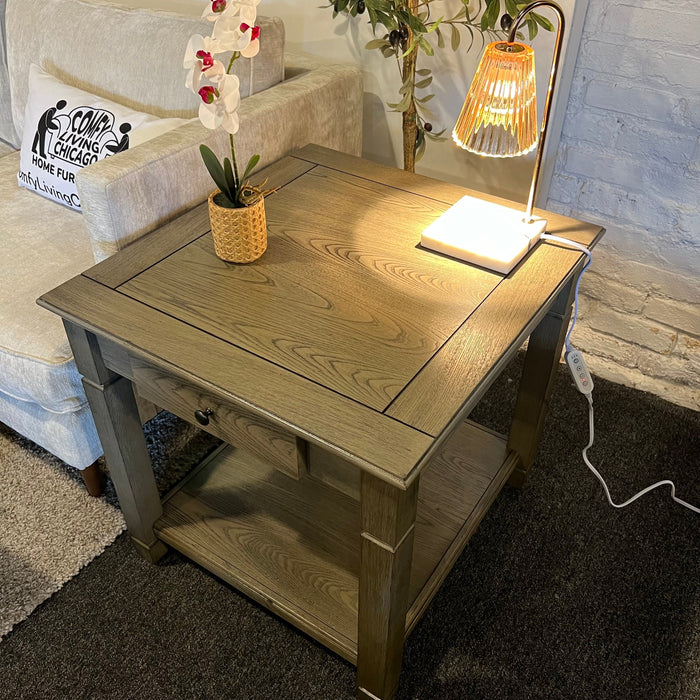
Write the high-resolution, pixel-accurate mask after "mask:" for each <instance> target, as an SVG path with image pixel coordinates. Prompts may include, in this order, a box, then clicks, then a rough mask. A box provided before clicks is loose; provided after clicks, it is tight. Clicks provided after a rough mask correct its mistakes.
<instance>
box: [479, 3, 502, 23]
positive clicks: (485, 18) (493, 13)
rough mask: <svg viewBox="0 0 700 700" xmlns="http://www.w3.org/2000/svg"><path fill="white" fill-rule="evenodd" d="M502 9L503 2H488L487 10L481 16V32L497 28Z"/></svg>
mask: <svg viewBox="0 0 700 700" xmlns="http://www.w3.org/2000/svg"><path fill="white" fill-rule="evenodd" d="M500 9H501V0H486V10H485V12H484V14H483V15H481V31H486V30H487V29H493V28H494V27H495V26H496V22H497V21H498V13H499V11H500Z"/></svg>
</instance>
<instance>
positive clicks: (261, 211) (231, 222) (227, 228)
mask: <svg viewBox="0 0 700 700" xmlns="http://www.w3.org/2000/svg"><path fill="white" fill-rule="evenodd" d="M217 194H219V193H218V192H213V193H212V194H210V195H209V222H210V223H211V233H212V236H213V238H214V250H215V251H216V254H217V255H218V256H219V257H220V258H221V259H222V260H226V261H227V262H235V263H249V262H253V260H257V259H258V258H259V257H260V256H261V255H262V254H263V253H264V252H265V250H266V249H267V224H266V221H265V200H264V198H263V197H261V198H260V199H259V200H258V201H257V202H256V203H255V204H252V205H251V206H249V207H240V208H238V209H229V208H228V207H220V206H219V205H218V204H216V202H214V197H215V196H216V195H217Z"/></svg>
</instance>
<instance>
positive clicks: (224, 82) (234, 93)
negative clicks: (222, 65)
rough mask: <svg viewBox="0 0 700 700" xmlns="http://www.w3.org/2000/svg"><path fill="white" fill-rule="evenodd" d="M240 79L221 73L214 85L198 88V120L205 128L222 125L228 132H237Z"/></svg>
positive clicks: (215, 127)
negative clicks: (199, 99)
mask: <svg viewBox="0 0 700 700" xmlns="http://www.w3.org/2000/svg"><path fill="white" fill-rule="evenodd" d="M239 88H240V81H239V80H238V76H237V75H226V74H224V75H222V76H220V77H219V78H218V80H217V82H216V85H215V86H211V85H207V86H204V87H202V88H200V89H199V96H200V97H201V98H202V102H201V103H200V105H199V120H200V121H201V122H202V124H203V125H204V126H205V127H206V128H207V129H217V128H218V127H220V126H221V127H222V128H223V129H224V130H225V131H227V132H228V133H229V134H235V133H237V132H238V126H239V119H238V107H239V106H240V104H241V93H240V89H239Z"/></svg>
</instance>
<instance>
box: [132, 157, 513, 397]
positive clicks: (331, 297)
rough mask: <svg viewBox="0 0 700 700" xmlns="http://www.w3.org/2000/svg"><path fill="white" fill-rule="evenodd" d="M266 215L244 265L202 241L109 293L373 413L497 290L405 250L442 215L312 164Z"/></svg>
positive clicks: (479, 275)
mask: <svg viewBox="0 0 700 700" xmlns="http://www.w3.org/2000/svg"><path fill="white" fill-rule="evenodd" d="M329 203H332V206H329ZM358 203H361V204H358ZM266 208H267V219H268V228H269V243H268V251H267V252H266V253H265V255H264V256H263V257H262V258H261V259H260V260H259V261H258V262H256V263H255V264H254V265H249V266H240V265H231V264H228V263H225V262H223V261H221V260H219V259H218V258H217V257H216V255H215V253H214V250H213V245H212V242H211V240H210V237H209V236H206V237H203V238H201V239H199V240H198V241H196V243H194V244H193V245H190V246H188V247H187V248H186V249H183V250H181V251H178V252H176V253H174V254H173V255H171V256H169V257H168V258H166V259H165V260H163V261H162V262H160V263H158V264H156V265H154V266H152V267H150V268H148V269H147V270H145V271H144V272H143V273H142V274H140V275H138V276H137V277H135V278H133V279H131V280H130V281H129V282H127V283H126V284H124V285H122V286H120V287H119V290H120V291H122V292H124V293H125V294H128V295H129V296H131V297H132V298H134V299H138V300H139V301H142V302H144V303H145V304H148V305H149V306H152V307H153V308H157V309H159V310H162V311H164V312H165V313H168V314H170V315H172V316H174V317H176V318H180V319H182V320H184V321H186V322H187V323H190V324H192V325H194V326H196V327H198V328H200V329H202V330H204V331H206V332H207V333H211V334H213V335H216V336H218V337H220V338H222V339H224V340H226V341H228V342H230V343H232V344H234V345H236V346H238V347H241V348H243V349H245V350H249V351H250V352H253V353H255V354H256V355H258V356H260V357H262V358H264V359H267V360H269V361H271V362H274V363H275V364H277V365H279V366H282V367H286V368H287V369H290V370H292V371H294V372H296V373H298V374H300V375H301V376H303V377H306V378H308V379H311V380H312V381H315V382H317V383H319V384H321V385H322V386H326V387H328V388H329V389H332V390H333V391H336V392H338V393H339V394H342V395H343V396H347V397H349V398H352V399H355V400H357V401H360V402H361V403H364V404H365V405H367V406H370V407H372V408H374V409H376V410H383V409H384V408H386V406H387V405H388V404H389V402H390V401H391V400H392V399H393V398H394V397H395V396H396V395H397V394H398V393H399V392H400V391H401V390H402V389H403V387H404V386H405V385H406V383H407V382H408V381H410V379H411V378H412V377H413V376H414V375H415V374H416V372H417V371H418V370H419V369H420V368H421V367H422V366H423V365H424V364H425V363H426V362H427V361H428V360H429V358H430V357H431V356H432V355H433V354H434V353H435V352H436V351H437V350H438V349H439V348H440V346H441V345H442V344H443V343H444V342H445V340H446V339H447V338H448V337H449V336H450V335H451V334H452V333H454V331H455V330H456V329H457V328H458V327H459V326H460V324H461V323H462V322H463V321H464V319H465V318H467V317H468V316H469V314H471V313H472V311H473V310H474V309H475V308H476V307H477V306H478V305H479V304H480V303H481V302H482V301H483V300H484V299H485V298H486V296H487V295H488V294H489V293H490V292H491V291H492V290H493V288H494V286H495V285H497V284H498V283H499V282H500V281H501V277H500V276H499V275H496V274H494V273H489V272H487V271H485V270H481V269H479V268H474V267H470V266H467V265H463V264H460V263H458V262H455V261H453V260H450V259H449V258H445V257H441V256H436V255H433V254H432V253H429V252H427V251H424V250H422V249H420V248H417V247H416V244H417V242H418V241H419V240H420V232H421V230H422V229H423V228H425V226H427V225H428V223H430V222H431V221H432V220H434V219H435V217H437V216H439V215H440V213H442V211H443V210H444V208H445V207H444V206H438V205H436V203H435V202H433V201H432V200H429V199H426V198H424V197H417V196H415V195H411V194H406V193H403V192H400V191H398V190H396V189H394V188H391V187H386V186H382V185H377V184H375V183H371V182H368V181H366V180H362V179H359V178H355V177H350V176H348V175H345V174H343V173H338V172H335V171H333V170H329V169H326V168H320V167H318V168H315V169H314V170H313V171H310V172H308V173H307V174H305V175H303V176H301V177H299V178H298V179H296V180H295V181H294V182H292V183H291V184H289V185H287V186H286V187H285V188H283V189H282V190H280V191H279V192H278V193H276V195H275V197H274V198H271V200H270V201H269V202H268V203H267V207H266ZM310 212H313V214H310Z"/></svg>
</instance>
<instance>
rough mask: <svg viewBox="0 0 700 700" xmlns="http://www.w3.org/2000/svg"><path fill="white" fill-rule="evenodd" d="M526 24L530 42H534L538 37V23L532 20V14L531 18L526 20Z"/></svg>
mask: <svg viewBox="0 0 700 700" xmlns="http://www.w3.org/2000/svg"><path fill="white" fill-rule="evenodd" d="M525 24H527V31H528V34H529V37H530V41H532V40H533V39H534V38H535V37H536V36H537V22H535V20H534V19H532V13H530V16H529V17H528V18H527V19H526V20H525Z"/></svg>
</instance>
